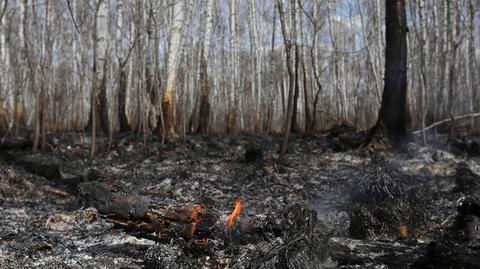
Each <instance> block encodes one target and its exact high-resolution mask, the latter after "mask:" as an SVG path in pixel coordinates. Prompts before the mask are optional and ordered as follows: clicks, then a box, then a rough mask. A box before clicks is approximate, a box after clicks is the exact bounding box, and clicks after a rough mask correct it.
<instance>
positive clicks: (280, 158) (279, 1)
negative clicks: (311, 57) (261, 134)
mask: <svg viewBox="0 0 480 269" xmlns="http://www.w3.org/2000/svg"><path fill="white" fill-rule="evenodd" d="M294 4H295V0H292V1H291V2H290V5H291V6H290V9H291V10H290V11H291V20H292V24H293V23H294V21H295V8H294V6H293V5H294ZM277 6H278V13H279V16H280V25H281V28H282V35H283V42H284V45H285V60H286V65H287V70H288V77H289V84H288V106H287V117H286V119H285V125H284V126H285V127H284V135H283V142H282V145H281V150H280V155H279V156H278V162H282V161H283V158H284V157H285V154H286V153H287V150H288V142H289V139H290V133H291V131H292V128H291V127H292V120H293V99H294V98H293V95H294V90H295V89H294V86H295V74H294V71H293V67H292V56H291V50H292V39H293V38H292V37H288V34H287V31H286V27H285V15H284V11H283V3H282V0H277ZM291 34H292V35H293V36H294V34H295V29H294V28H293V27H292V29H291Z"/></svg>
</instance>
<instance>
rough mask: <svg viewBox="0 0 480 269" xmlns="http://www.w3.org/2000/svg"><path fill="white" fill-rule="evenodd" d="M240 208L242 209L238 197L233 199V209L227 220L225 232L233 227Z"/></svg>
mask: <svg viewBox="0 0 480 269" xmlns="http://www.w3.org/2000/svg"><path fill="white" fill-rule="evenodd" d="M240 210H242V203H241V202H240V198H237V200H236V201H235V209H234V210H233V212H232V214H230V217H229V218H228V221H227V226H226V227H225V230H226V231H227V232H228V231H230V230H231V229H232V227H233V224H235V220H236V219H237V216H238V215H239V214H240Z"/></svg>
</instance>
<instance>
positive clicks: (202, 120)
mask: <svg viewBox="0 0 480 269" xmlns="http://www.w3.org/2000/svg"><path fill="white" fill-rule="evenodd" d="M206 1H207V3H206V12H205V15H206V16H205V36H204V39H203V45H202V56H201V60H200V61H201V63H200V117H199V122H198V130H197V131H198V132H199V133H207V132H208V127H209V120H210V101H209V96H210V85H209V79H208V74H209V72H208V71H209V69H208V60H209V52H210V37H211V34H212V21H213V9H214V1H213V0H206Z"/></svg>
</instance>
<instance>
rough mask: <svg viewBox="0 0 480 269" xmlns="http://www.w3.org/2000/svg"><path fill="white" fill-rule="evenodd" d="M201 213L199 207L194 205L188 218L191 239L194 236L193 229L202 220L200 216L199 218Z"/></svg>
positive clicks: (200, 207)
mask: <svg viewBox="0 0 480 269" xmlns="http://www.w3.org/2000/svg"><path fill="white" fill-rule="evenodd" d="M201 211H202V206H201V205H194V206H193V212H192V214H191V215H190V218H188V221H189V222H191V223H192V226H191V231H190V236H191V237H193V235H194V234H195V229H196V227H197V224H198V223H199V222H200V221H202V219H203V218H202V216H199V214H200V212H201Z"/></svg>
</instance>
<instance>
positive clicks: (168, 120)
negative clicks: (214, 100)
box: [162, 0, 184, 137]
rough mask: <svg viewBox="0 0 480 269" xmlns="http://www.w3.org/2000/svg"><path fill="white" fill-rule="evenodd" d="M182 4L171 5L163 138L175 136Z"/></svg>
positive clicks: (163, 104)
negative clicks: (171, 21) (171, 18)
mask: <svg viewBox="0 0 480 269" xmlns="http://www.w3.org/2000/svg"><path fill="white" fill-rule="evenodd" d="M183 16H184V8H183V2H182V1H180V0H175V3H174V4H173V25H172V29H171V35H170V44H169V47H168V64H167V70H168V71H167V84H166V87H165V92H164V94H163V100H162V109H163V117H164V122H165V134H164V136H165V137H173V136H175V127H174V122H175V121H174V108H175V92H176V90H175V88H176V85H177V72H178V64H179V56H180V50H181V39H182V26H183V21H184V18H183Z"/></svg>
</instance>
